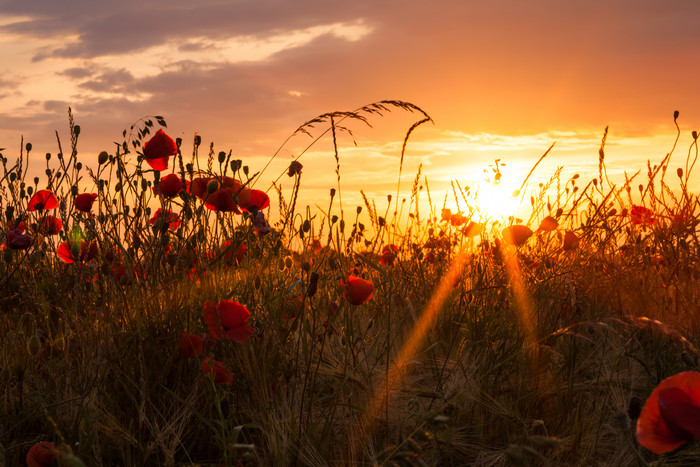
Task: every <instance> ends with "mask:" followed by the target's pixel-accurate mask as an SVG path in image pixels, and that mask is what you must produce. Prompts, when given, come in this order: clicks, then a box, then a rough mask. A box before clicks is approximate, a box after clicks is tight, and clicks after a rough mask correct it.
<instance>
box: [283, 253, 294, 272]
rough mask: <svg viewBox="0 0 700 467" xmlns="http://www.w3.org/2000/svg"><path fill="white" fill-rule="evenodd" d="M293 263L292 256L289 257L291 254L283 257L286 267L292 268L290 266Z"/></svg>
mask: <svg viewBox="0 0 700 467" xmlns="http://www.w3.org/2000/svg"><path fill="white" fill-rule="evenodd" d="M293 265H294V262H293V261H292V257H291V256H287V257H286V258H284V266H285V267H286V268H287V269H292V266H293Z"/></svg>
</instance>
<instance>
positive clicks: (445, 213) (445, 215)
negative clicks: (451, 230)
mask: <svg viewBox="0 0 700 467" xmlns="http://www.w3.org/2000/svg"><path fill="white" fill-rule="evenodd" d="M440 218H441V219H442V220H443V221H449V220H450V219H452V211H451V210H449V209H447V208H445V209H443V210H442V211H440Z"/></svg>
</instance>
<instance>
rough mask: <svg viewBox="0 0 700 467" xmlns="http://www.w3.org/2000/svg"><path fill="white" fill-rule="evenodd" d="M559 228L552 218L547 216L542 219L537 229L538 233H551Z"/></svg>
mask: <svg viewBox="0 0 700 467" xmlns="http://www.w3.org/2000/svg"><path fill="white" fill-rule="evenodd" d="M557 227H559V222H557V220H556V219H555V218H553V217H552V216H547V217H545V218H544V219H542V222H540V226H539V227H538V228H537V231H538V232H551V231H553V230H556V229H557Z"/></svg>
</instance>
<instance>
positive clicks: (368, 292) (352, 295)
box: [340, 276, 374, 305]
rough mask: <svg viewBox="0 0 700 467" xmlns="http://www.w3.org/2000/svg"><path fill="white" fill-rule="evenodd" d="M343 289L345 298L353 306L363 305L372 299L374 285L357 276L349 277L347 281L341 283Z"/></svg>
mask: <svg viewBox="0 0 700 467" xmlns="http://www.w3.org/2000/svg"><path fill="white" fill-rule="evenodd" d="M340 286H341V287H342V288H343V297H345V299H346V300H347V301H349V302H350V303H352V304H353V305H362V304H363V303H365V302H367V301H368V300H369V299H370V298H372V293H373V292H374V284H372V283H371V282H370V281H366V280H364V279H362V278H360V277H357V276H348V277H347V279H346V280H345V281H343V280H341V281H340Z"/></svg>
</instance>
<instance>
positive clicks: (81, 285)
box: [0, 101, 700, 466]
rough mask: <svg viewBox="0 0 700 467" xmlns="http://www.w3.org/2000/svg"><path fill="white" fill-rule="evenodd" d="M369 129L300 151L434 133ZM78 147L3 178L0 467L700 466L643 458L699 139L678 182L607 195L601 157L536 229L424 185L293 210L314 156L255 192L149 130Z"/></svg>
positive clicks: (14, 158) (665, 364) (687, 450)
mask: <svg viewBox="0 0 700 467" xmlns="http://www.w3.org/2000/svg"><path fill="white" fill-rule="evenodd" d="M372 106H377V107H376V108H375V107H372ZM372 106H367V107H365V108H362V109H359V110H358V112H356V113H331V114H326V115H323V116H321V117H319V118H318V119H314V120H312V121H310V122H307V123H306V124H304V125H303V126H302V127H300V129H299V130H297V132H309V133H310V134H313V136H319V135H321V134H322V133H323V132H324V131H326V130H329V131H327V133H326V137H327V138H333V140H335V133H336V131H340V130H339V128H341V123H342V121H343V119H362V118H366V116H367V115H369V114H371V113H372V112H377V111H382V110H384V109H386V108H399V109H402V110H408V111H412V112H415V113H416V114H417V115H418V119H417V122H416V124H415V125H414V126H412V127H410V128H409V129H407V134H406V140H405V141H404V148H405V147H406V143H408V145H409V146H410V141H409V137H410V134H411V132H412V131H413V130H414V129H416V128H418V126H419V125H420V124H421V123H423V122H425V121H427V120H426V119H429V117H428V115H427V114H425V112H422V111H421V110H420V109H419V108H417V107H415V106H413V105H411V104H408V103H404V102H395V101H388V102H383V103H377V104H372ZM312 125H313V126H312ZM70 126H71V141H70V142H62V143H63V145H64V146H63V147H62V148H61V147H60V146H59V153H58V154H53V155H48V154H47V155H46V171H45V173H44V175H42V176H41V177H37V178H35V179H32V178H30V177H28V176H27V171H26V170H25V169H26V166H27V163H28V162H27V161H28V160H29V158H31V160H32V164H33V166H36V165H37V164H38V162H36V161H37V160H41V159H43V156H40V157H39V156H37V155H36V154H34V153H32V152H31V147H30V145H26V146H24V147H23V148H22V152H21V153H20V154H14V155H9V154H8V151H4V156H3V158H2V161H1V163H2V172H0V196H1V200H0V208H1V209H2V219H1V220H0V231H2V232H3V234H2V235H3V236H2V238H1V240H2V242H3V243H2V247H0V248H2V256H3V258H2V261H0V283H1V287H0V290H2V293H1V294H0V335H2V336H4V337H3V339H2V340H1V341H0V396H1V397H2V406H1V408H0V465H8V466H14V465H23V462H25V459H26V458H27V453H28V451H29V450H30V448H31V447H32V446H33V445H35V443H37V442H40V441H50V442H52V443H54V446H55V449H56V451H57V452H56V454H57V460H56V461H53V462H58V463H60V464H61V465H83V464H84V465H90V466H93V465H94V466H98V465H105V466H112V465H115V466H116V465H120V466H132V465H164V466H172V465H261V466H273V465H277V466H285V465H298V466H302V465H312V466H316V465H318V466H321V465H383V466H408V465H415V466H423V465H428V466H460V465H480V466H499V465H509V464H513V465H552V466H554V465H617V466H619V465H645V464H655V465H696V464H697V462H698V461H697V460H698V458H700V446H698V444H697V443H687V444H683V445H682V446H681V447H680V448H679V449H677V450H675V451H673V452H671V453H667V454H663V455H658V454H656V453H654V452H652V451H650V450H648V449H646V448H645V447H643V446H640V444H639V443H638V441H637V439H636V437H635V430H636V428H635V427H636V423H637V417H638V412H639V411H638V407H639V406H641V405H643V404H644V401H645V400H646V399H647V398H648V397H649V395H650V394H651V392H652V390H653V389H654V388H655V387H656V386H657V385H658V384H659V383H660V382H661V381H662V380H664V379H665V378H667V377H669V376H672V375H675V374H677V373H680V372H684V371H688V370H698V350H697V348H696V346H697V345H699V343H700V320H699V319H698V317H700V263H699V257H698V252H699V251H700V243H699V237H698V223H699V222H700V215H699V212H700V205H699V202H698V196H697V195H696V194H693V193H690V192H689V191H688V189H687V184H688V180H689V177H690V173H691V172H692V170H693V166H694V164H695V160H696V158H697V143H696V142H695V139H696V136H697V135H694V142H693V145H692V146H691V148H690V150H689V152H688V160H687V162H686V164H685V165H684V166H683V167H670V166H668V157H667V158H664V159H663V160H661V161H656V162H654V161H652V162H651V163H650V164H649V166H648V167H639V168H638V169H640V172H639V173H637V174H636V175H635V176H634V177H630V179H629V180H627V182H626V183H622V184H617V185H615V184H613V183H612V182H611V181H610V180H609V179H608V176H607V173H606V170H605V158H604V142H603V144H602V145H601V150H600V153H599V154H592V156H591V157H598V158H599V174H598V176H597V177H596V178H594V179H592V180H584V179H583V177H579V176H578V175H576V176H574V177H571V178H570V179H564V178H562V176H561V171H557V172H556V173H554V174H552V177H551V179H550V181H549V183H546V184H543V185H541V186H539V187H535V188H534V189H533V188H529V189H528V190H527V192H526V191H525V188H524V187H525V183H523V187H522V189H523V192H522V193H519V194H518V195H517V196H526V199H525V202H526V203H527V202H528V198H529V203H530V206H531V212H532V215H531V216H530V218H529V219H522V220H516V219H510V221H507V222H506V223H505V224H504V222H483V221H482V219H481V217H480V216H479V207H478V205H475V204H474V197H473V194H472V193H470V192H469V190H467V189H466V188H465V187H460V186H459V185H456V186H455V187H454V190H453V193H450V194H449V196H450V198H452V197H454V200H455V201H456V205H457V206H460V207H461V209H460V210H459V212H457V210H455V209H452V210H451V211H450V210H447V209H443V206H442V205H441V203H440V200H442V197H443V195H444V194H432V197H431V193H430V192H429V186H428V178H424V176H423V174H421V173H418V174H417V175H416V177H415V182H414V184H413V185H412V186H410V187H397V193H395V194H394V195H393V196H392V195H389V196H388V197H387V199H380V200H372V199H366V198H365V203H364V204H363V205H362V206H348V205H347V204H345V205H343V204H340V203H341V199H342V192H341V191H340V190H337V191H336V190H332V192H331V193H330V194H329V198H328V199H327V200H325V201H319V204H324V203H325V205H326V206H328V208H327V209H328V210H327V212H325V213H324V212H317V211H316V210H313V211H312V210H311V209H307V208H306V207H301V206H298V205H297V202H296V200H297V194H298V190H299V187H300V186H302V185H303V183H304V174H303V167H302V166H301V164H303V162H304V159H303V157H301V158H300V159H299V163H301V164H299V165H295V164H292V165H291V166H290V169H289V173H288V174H287V173H285V174H284V175H283V176H284V177H290V178H291V179H293V180H294V188H293V189H292V191H291V192H287V193H285V192H283V191H282V190H276V189H274V188H273V189H272V190H270V191H269V192H268V193H265V192H264V191H263V190H260V189H256V188H253V182H254V181H255V179H256V175H257V172H258V171H260V170H263V168H262V167H260V168H255V167H251V168H248V166H246V165H245V162H244V161H243V162H241V161H237V160H233V159H232V157H231V153H226V152H220V153H218V154H217V153H216V151H214V150H213V149H212V150H211V151H210V152H209V154H208V156H207V154H205V152H206V149H204V148H202V151H201V152H202V154H199V155H198V157H194V154H198V149H199V148H196V147H195V148H193V149H192V151H193V157H192V158H191V159H190V156H189V155H188V153H187V152H188V151H190V148H187V150H185V148H183V145H182V143H181V142H180V141H177V142H175V141H173V140H171V139H170V138H169V137H168V136H167V135H166V133H167V128H164V130H165V132H166V133H156V129H158V128H159V127H164V126H165V122H164V121H163V119H162V117H152V118H144V119H142V120H140V121H139V122H137V123H136V124H135V125H134V126H133V127H131V128H128V129H127V130H126V131H125V132H124V134H123V138H124V142H123V144H121V145H117V146H116V149H115V150H114V151H112V152H107V151H106V152H104V153H102V154H100V155H99V156H96V155H83V154H80V153H79V145H78V142H79V138H80V130H79V127H78V126H77V125H75V124H74V122H73V119H72V116H71V118H70ZM60 144H61V142H59V145H60ZM669 150H670V151H671V152H673V151H674V150H675V148H674V149H671V148H669ZM684 150H685V149H684ZM331 156H332V155H331ZM96 157H98V159H96ZM543 157H544V156H543ZM83 159H85V160H87V159H89V164H88V163H87V162H85V166H83V163H82V162H83ZM336 161H338V158H337V152H336ZM402 162H403V158H402V160H401V163H402ZM41 164H43V162H42V163H41ZM88 166H89V167H88ZM497 169H498V166H497V165H496V168H495V172H494V174H497V172H498V170H497ZM635 170H637V168H635ZM341 177H342V168H341V167H340V163H339V162H338V165H337V172H336V174H333V175H332V176H331V177H330V179H329V180H328V183H329V186H333V185H334V184H335V183H336V179H337V181H338V183H339V181H340V179H341ZM497 178H498V177H496V176H494V183H495V181H496V180H497ZM257 188H260V187H257ZM399 190H403V191H401V192H400V193H399ZM409 190H410V191H409ZM404 192H405V194H404ZM93 195H94V196H93ZM400 197H402V198H404V197H405V199H406V201H405V202H403V201H401V200H400V199H399V198H400ZM429 197H431V199H430V201H429V205H430V207H431V208H430V212H425V210H424V209H423V210H421V208H420V206H423V204H422V203H424V202H425V200H426V199H429ZM269 198H272V204H273V205H274V206H275V207H276V209H275V210H272V209H270V208H269V205H270V199H269ZM271 211H276V212H271ZM694 403H697V404H698V405H700V401H695V402H694ZM635 407H636V409H635ZM696 407H697V405H696ZM630 415H631V416H630ZM691 439H692V436H691ZM35 465H49V464H41V463H39V464H35Z"/></svg>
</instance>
